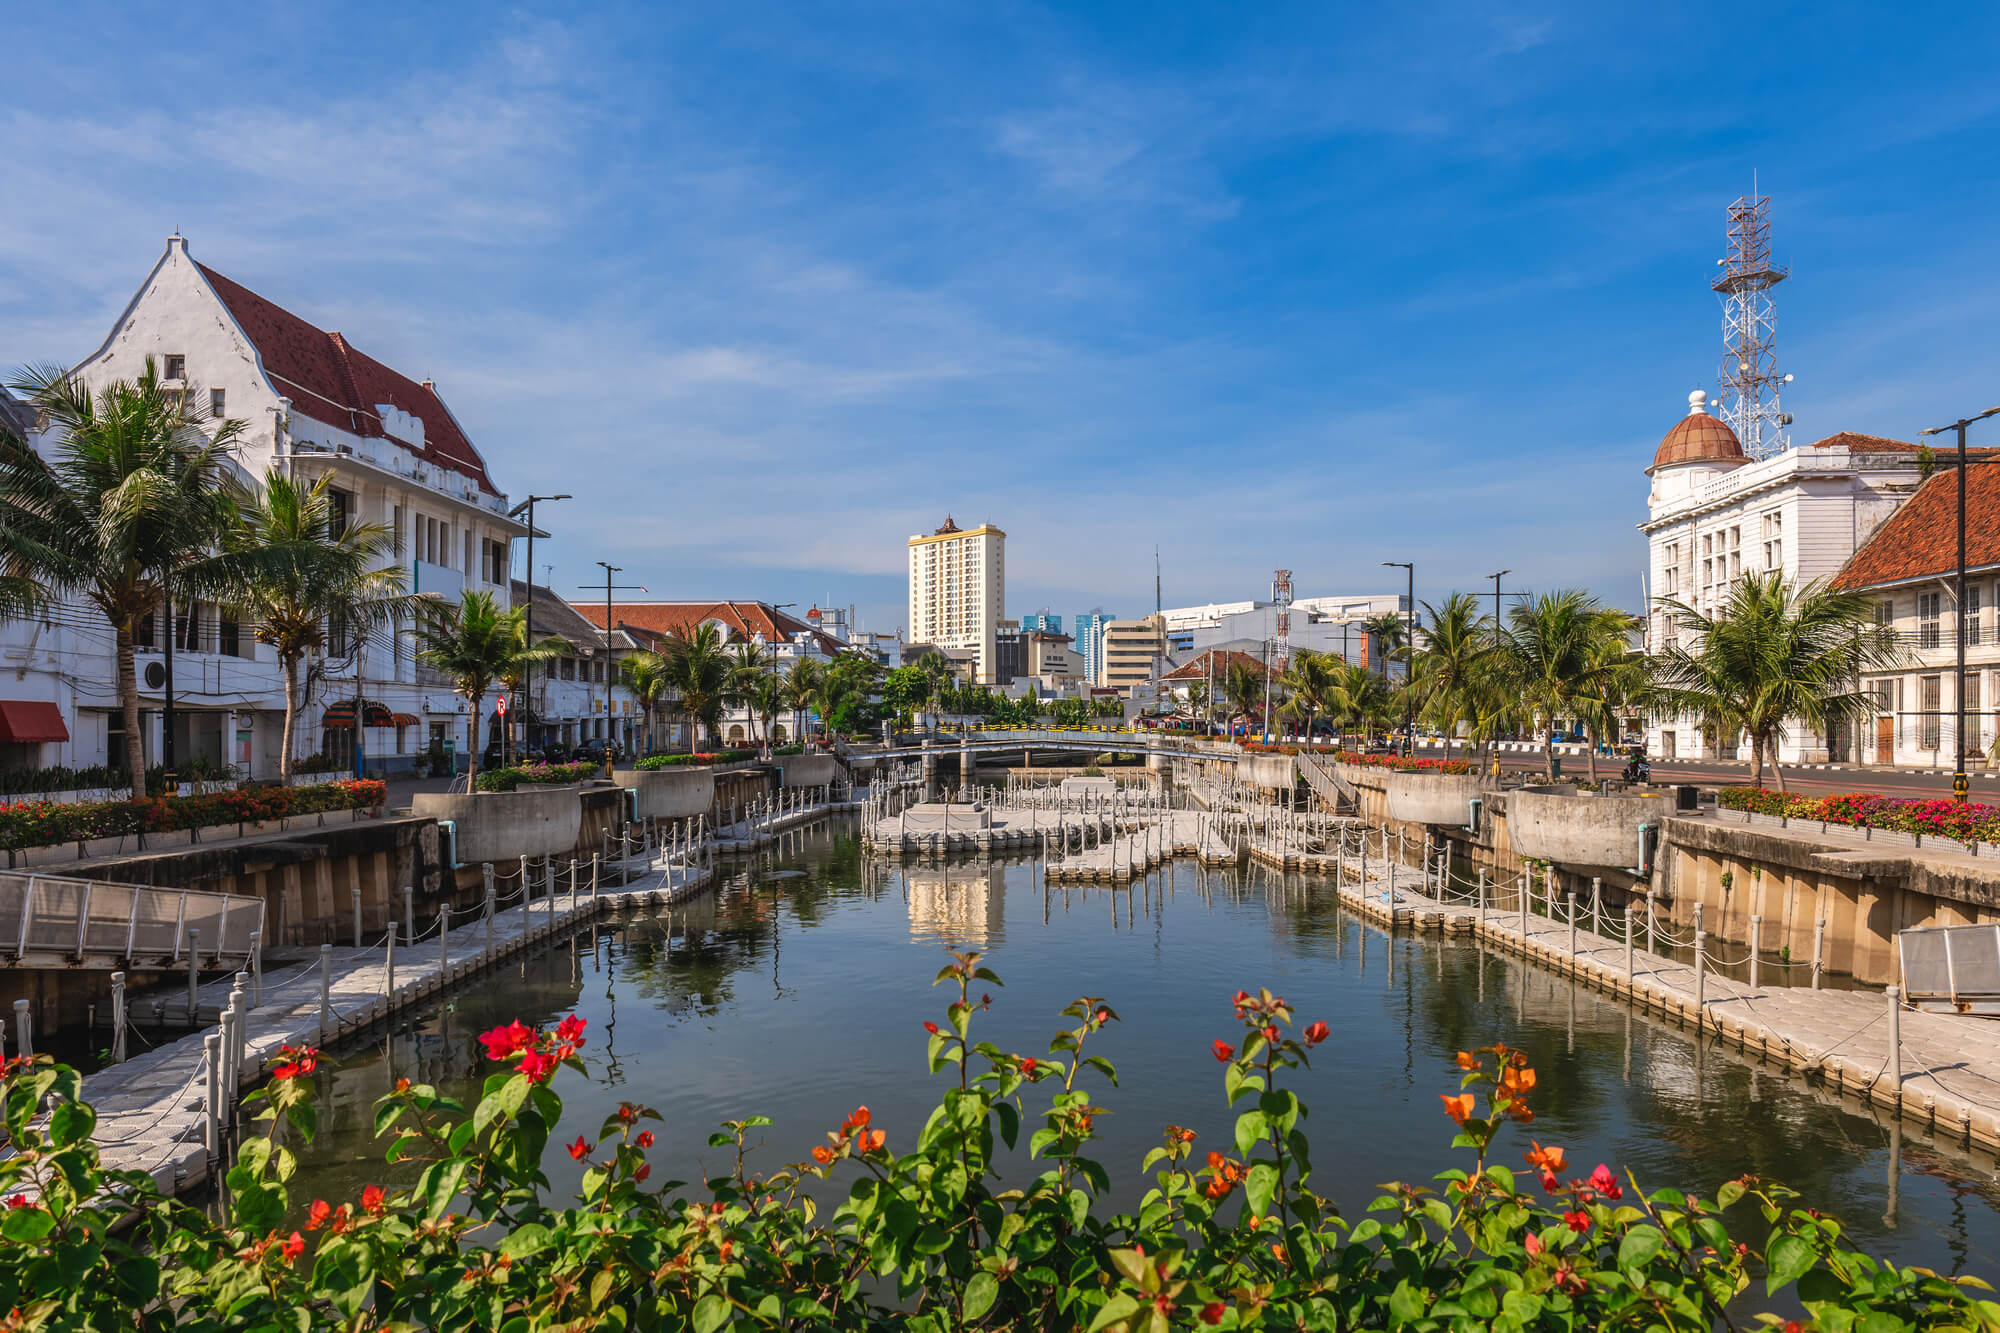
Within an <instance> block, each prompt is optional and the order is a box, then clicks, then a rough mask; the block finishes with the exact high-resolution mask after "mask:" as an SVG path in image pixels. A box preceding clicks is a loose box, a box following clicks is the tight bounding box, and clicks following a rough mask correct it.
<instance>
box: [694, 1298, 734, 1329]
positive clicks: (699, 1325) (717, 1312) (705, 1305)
mask: <svg viewBox="0 0 2000 1333" xmlns="http://www.w3.org/2000/svg"><path fill="white" fill-rule="evenodd" d="M728 1322H729V1302H728V1301H725V1300H723V1299H722V1297H721V1296H719V1295H717V1294H716V1293H715V1292H712V1291H711V1292H710V1293H708V1295H706V1296H704V1297H702V1298H701V1299H700V1300H698V1301H696V1302H695V1303H694V1333H715V1330H716V1329H718V1328H721V1327H722V1326H723V1325H724V1324H726V1323H728Z"/></svg>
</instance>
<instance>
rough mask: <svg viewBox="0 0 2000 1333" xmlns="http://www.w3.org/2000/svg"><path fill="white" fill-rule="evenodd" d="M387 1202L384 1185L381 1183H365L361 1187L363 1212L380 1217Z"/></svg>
mask: <svg viewBox="0 0 2000 1333" xmlns="http://www.w3.org/2000/svg"><path fill="white" fill-rule="evenodd" d="M385 1203H386V1200H385V1199H384V1198H383V1196H382V1187H381V1186H380V1185H364V1186H362V1187H361V1211H362V1212H364V1213H368V1214H370V1215H371V1216H374V1217H380V1216H381V1215H382V1209H383V1207H384V1205H385Z"/></svg>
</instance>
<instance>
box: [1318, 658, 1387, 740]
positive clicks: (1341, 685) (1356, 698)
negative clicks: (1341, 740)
mask: <svg viewBox="0 0 2000 1333" xmlns="http://www.w3.org/2000/svg"><path fill="white" fill-rule="evenodd" d="M1333 668H1334V669H1333V679H1332V681H1331V683H1330V685H1329V687H1328V689H1327V695H1326V711H1327V712H1328V713H1329V714H1330V715H1332V716H1333V717H1334V718H1336V719H1337V720H1338V721H1339V722H1340V725H1341V728H1342V730H1343V731H1345V729H1346V728H1347V727H1348V725H1349V724H1354V725H1358V726H1359V727H1360V728H1361V744H1362V746H1363V747H1364V748H1365V747H1366V746H1367V744H1368V742H1369V740H1370V739H1371V736H1372V732H1373V728H1374V726H1375V724H1376V723H1377V722H1380V721H1382V720H1384V719H1385V718H1386V717H1387V716H1388V713H1389V701H1390V698H1391V696H1390V692H1389V687H1388V686H1387V685H1385V684H1383V682H1382V677H1380V676H1378V675H1376V674H1375V672H1374V671H1372V670H1370V669H1369V668H1367V667H1365V666H1361V665H1359V664H1358V663H1354V662H1343V661H1339V660H1336V661H1335V662H1334V663H1333Z"/></svg>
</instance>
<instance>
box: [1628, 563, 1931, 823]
mask: <svg viewBox="0 0 2000 1333" xmlns="http://www.w3.org/2000/svg"><path fill="white" fill-rule="evenodd" d="M1658 605H1659V606H1660V608H1661V609H1662V610H1664V611H1666V612H1667V613H1668V614H1669V615H1671V616H1672V617H1673V620H1674V625H1675V628H1676V630H1677V631H1678V633H1677V634H1676V638H1675V642H1673V643H1672V644H1671V645H1670V646H1669V647H1668V648H1667V649H1666V650H1665V651H1664V652H1662V653H1660V654H1659V655H1658V656H1657V657H1655V658H1654V659H1653V664H1652V665H1653V691H1652V700H1653V702H1654V703H1655V704H1656V705H1658V706H1660V707H1663V708H1666V709H1670V710H1672V711H1675V712H1681V713H1691V714H1694V715H1695V716H1697V717H1699V718H1700V719H1701V720H1702V724H1703V725H1704V726H1705V727H1710V728H1713V729H1714V730H1715V731H1716V732H1717V733H1718V734H1724V735H1726V734H1731V733H1737V732H1741V733H1747V734H1748V735H1749V737H1750V764H1751V772H1750V781H1751V783H1752V784H1753V785H1757V786H1762V785H1763V781H1764V758H1765V756H1766V755H1767V754H1768V755H1769V756H1770V760H1771V769H1772V771H1773V773H1775V774H1776V776H1777V780H1778V787H1779V790H1781V791H1782V790H1784V789H1785V774H1784V770H1783V768H1781V767H1780V766H1779V764H1778V740H1779V738H1780V737H1782V736H1783V735H1784V734H1785V728H1786V725H1787V720H1788V719H1791V718H1797V719H1798V720H1799V721H1801V722H1803V723H1805V724H1806V725H1807V726H1809V727H1811V728H1813V729H1814V730H1816V731H1820V732H1825V731H1826V730H1827V729H1828V728H1829V727H1830V726H1832V725H1833V724H1835V723H1840V722H1850V723H1852V722H1858V721H1860V720H1861V719H1863V718H1865V717H1866V716H1868V714H1869V713H1870V712H1871V711H1872V710H1873V708H1874V707H1875V700H1874V698H1873V696H1871V695H1869V694H1866V693H1864V692H1863V691H1862V690H1861V688H1860V685H1859V682H1860V677H1861V672H1862V671H1864V670H1866V669H1868V668H1871V667H1888V666H1896V665H1898V664H1900V663H1902V662H1903V661H1904V660H1905V657H1906V654H1905V652H1904V649H1903V646H1902V645H1901V644H1900V643H1898V642H1897V640H1896V637H1895V632H1894V631H1893V630H1892V629H1891V628H1890V627H1889V626H1887V625H1878V624H1876V623H1875V614H1874V605H1873V603H1872V602H1871V601H1870V600H1869V599H1868V598H1866V597H1864V596H1862V595H1861V594H1859V593H1856V592H1849V591H1846V590H1842V589H1834V588H1830V587H1828V586H1827V585H1826V584H1825V583H1823V582H1815V583H1807V584H1804V585H1802V586H1800V585H1794V584H1791V583H1788V582H1787V581H1786V579H1785V577H1784V575H1783V574H1782V573H1777V572H1773V573H1770V574H1748V575H1745V576H1744V577H1743V578H1742V579H1741V580H1739V581H1738V582H1737V583H1736V584H1735V585H1734V586H1733V587H1731V588H1730V590H1729V595H1728V597H1727V599H1726V600H1725V601H1724V602H1723V604H1722V607H1721V609H1720V611H1719V612H1718V613H1717V614H1716V615H1715V616H1713V617H1711V616H1706V615H1703V614H1702V613H1701V612H1700V611H1697V610H1695V609H1694V608H1693V607H1691V606H1688V605H1686V604H1685V603H1682V602H1678V601H1674V600H1672V599H1670V598H1660V599H1658Z"/></svg>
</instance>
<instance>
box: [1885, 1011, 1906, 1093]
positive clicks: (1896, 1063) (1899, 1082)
mask: <svg viewBox="0 0 2000 1333" xmlns="http://www.w3.org/2000/svg"><path fill="white" fill-rule="evenodd" d="M1887 994H1888V996H1889V1070H1888V1076H1889V1091H1891V1092H1893V1093H1898V1094H1900V1093H1901V1092H1902V1090H1903V988H1902V987H1901V986H1891V987H1889V989H1888V992H1887Z"/></svg>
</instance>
